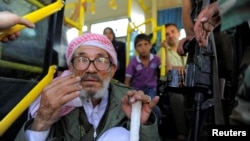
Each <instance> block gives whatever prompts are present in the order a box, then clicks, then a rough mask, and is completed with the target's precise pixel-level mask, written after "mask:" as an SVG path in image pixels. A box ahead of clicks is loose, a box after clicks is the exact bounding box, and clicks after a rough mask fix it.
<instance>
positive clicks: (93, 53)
mask: <svg viewBox="0 0 250 141" xmlns="http://www.w3.org/2000/svg"><path fill="white" fill-rule="evenodd" d="M73 54H74V55H73V56H86V57H109V56H110V55H109V54H108V52H107V51H106V50H104V49H102V48H100V47H97V46H79V47H78V48H77V49H76V50H75V52H74V53H73Z"/></svg>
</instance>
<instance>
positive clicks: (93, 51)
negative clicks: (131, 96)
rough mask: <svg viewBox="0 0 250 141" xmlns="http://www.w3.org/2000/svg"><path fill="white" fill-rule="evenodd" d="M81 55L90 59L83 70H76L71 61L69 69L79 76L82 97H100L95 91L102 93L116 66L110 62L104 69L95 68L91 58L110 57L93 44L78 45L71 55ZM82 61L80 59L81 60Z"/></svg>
mask: <svg viewBox="0 0 250 141" xmlns="http://www.w3.org/2000/svg"><path fill="white" fill-rule="evenodd" d="M76 56H82V57H84V58H88V59H89V60H91V61H90V64H89V66H88V67H87V68H86V69H85V70H77V69H76V67H75V66H73V63H71V64H70V66H69V69H70V71H72V72H74V74H75V75H76V76H80V77H81V82H80V84H81V86H82V87H83V91H84V95H85V96H84V97H86V95H87V97H94V98H97V97H98V98H100V97H101V96H95V95H96V94H97V93H98V94H99V95H100V93H103V91H105V89H107V87H108V84H109V82H110V80H111V78H112V77H113V75H114V73H115V70H116V66H115V65H113V64H112V63H111V65H110V67H109V68H108V69H106V70H97V68H96V66H95V65H94V62H93V60H95V59H96V58H103V57H104V58H110V57H109V55H108V53H107V52H106V51H105V50H103V49H101V48H98V47H94V46H80V47H78V48H77V49H76V51H75V52H74V55H73V57H76ZM81 61H82V60H81Z"/></svg>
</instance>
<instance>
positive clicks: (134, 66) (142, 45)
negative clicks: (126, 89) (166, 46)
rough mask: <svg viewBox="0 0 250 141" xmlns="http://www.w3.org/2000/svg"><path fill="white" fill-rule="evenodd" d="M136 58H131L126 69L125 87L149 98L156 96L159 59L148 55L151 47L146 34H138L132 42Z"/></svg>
mask: <svg viewBox="0 0 250 141" xmlns="http://www.w3.org/2000/svg"><path fill="white" fill-rule="evenodd" d="M134 46H135V50H136V52H137V53H138V56H135V57H133V58H132V59H131V60H130V62H129V65H128V67H127V69H126V77H125V82H124V83H125V85H128V86H131V87H133V88H134V89H136V90H142V91H144V93H145V94H147V95H149V96H150V97H151V98H153V97H154V96H156V89H157V72H158V69H159V66H160V58H159V57H158V56H156V55H154V54H151V53H150V49H151V48H152V45H151V43H150V38H149V37H148V35H146V34H139V35H137V36H136V38H135V42H134Z"/></svg>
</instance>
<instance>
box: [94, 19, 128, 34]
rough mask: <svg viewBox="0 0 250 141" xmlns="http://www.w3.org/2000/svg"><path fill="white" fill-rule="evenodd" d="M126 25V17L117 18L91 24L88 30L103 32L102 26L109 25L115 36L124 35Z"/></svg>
mask: <svg viewBox="0 0 250 141" xmlns="http://www.w3.org/2000/svg"><path fill="white" fill-rule="evenodd" d="M127 25H128V18H123V19H118V20H112V21H107V22H100V23H95V24H92V25H91V27H90V31H91V32H92V33H99V34H103V30H104V28H106V27H111V28H112V29H113V30H114V32H115V36H116V37H124V36H127Z"/></svg>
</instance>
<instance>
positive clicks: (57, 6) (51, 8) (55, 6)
mask: <svg viewBox="0 0 250 141" xmlns="http://www.w3.org/2000/svg"><path fill="white" fill-rule="evenodd" d="M63 6H64V1H63V0H57V1H56V2H54V3H52V4H50V5H48V6H45V7H43V8H40V9H38V10H36V11H34V12H32V13H29V14H27V15H25V16H24V18H26V19H29V20H30V21H31V22H33V23H36V22H38V21H40V20H42V19H44V18H46V17H48V16H50V15H51V14H54V13H56V12H57V11H60V10H61V9H62V7H63ZM23 28H25V26H24V25H15V26H13V27H12V28H10V29H7V30H4V31H2V32H0V40H2V39H3V38H4V37H6V36H7V35H11V34H13V33H15V32H17V31H20V30H22V29H23Z"/></svg>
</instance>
